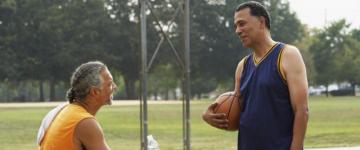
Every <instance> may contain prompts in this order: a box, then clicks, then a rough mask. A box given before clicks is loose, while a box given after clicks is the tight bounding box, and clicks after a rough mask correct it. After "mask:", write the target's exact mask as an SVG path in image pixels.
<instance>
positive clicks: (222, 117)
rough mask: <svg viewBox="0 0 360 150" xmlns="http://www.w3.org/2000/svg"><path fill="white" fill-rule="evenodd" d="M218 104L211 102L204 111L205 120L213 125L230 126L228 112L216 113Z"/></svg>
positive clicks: (221, 127) (218, 126)
mask: <svg viewBox="0 0 360 150" xmlns="http://www.w3.org/2000/svg"><path fill="white" fill-rule="evenodd" d="M216 106H217V103H213V104H211V105H210V106H209V107H208V109H207V110H206V111H205V112H204V113H203V115H202V118H203V120H204V121H205V122H207V123H208V124H209V125H211V126H213V127H216V128H220V129H226V128H227V127H228V123H229V120H228V119H226V114H224V113H214V109H215V107H216Z"/></svg>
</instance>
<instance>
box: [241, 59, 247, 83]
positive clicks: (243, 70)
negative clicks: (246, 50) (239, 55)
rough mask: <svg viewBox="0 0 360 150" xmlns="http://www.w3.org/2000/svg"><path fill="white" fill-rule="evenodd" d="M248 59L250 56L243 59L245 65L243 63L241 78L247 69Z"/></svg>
mask: <svg viewBox="0 0 360 150" xmlns="http://www.w3.org/2000/svg"><path fill="white" fill-rule="evenodd" d="M248 58H249V55H247V56H245V57H244V59H243V60H244V63H243V66H242V71H241V77H242V76H243V75H244V72H245V67H246V64H247V60H248ZM241 77H240V79H241Z"/></svg>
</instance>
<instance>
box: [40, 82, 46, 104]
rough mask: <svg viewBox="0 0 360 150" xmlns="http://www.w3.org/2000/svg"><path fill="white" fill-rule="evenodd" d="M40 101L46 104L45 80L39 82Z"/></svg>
mask: <svg viewBox="0 0 360 150" xmlns="http://www.w3.org/2000/svg"><path fill="white" fill-rule="evenodd" d="M39 96H40V97H39V100H40V101H41V102H44V101H45V98H44V81H43V80H40V81H39Z"/></svg>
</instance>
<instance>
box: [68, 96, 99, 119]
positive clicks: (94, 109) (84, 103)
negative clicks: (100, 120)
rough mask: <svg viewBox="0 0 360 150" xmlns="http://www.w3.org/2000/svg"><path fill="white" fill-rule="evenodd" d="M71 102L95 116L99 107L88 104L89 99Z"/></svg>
mask: <svg viewBox="0 0 360 150" xmlns="http://www.w3.org/2000/svg"><path fill="white" fill-rule="evenodd" d="M73 104H75V105H78V106H81V107H83V108H84V109H85V110H86V111H87V112H88V113H90V114H91V115H93V116H95V115H96V113H97V111H98V110H99V108H100V107H98V106H96V105H93V104H90V101H89V100H84V101H75V102H74V103H73Z"/></svg>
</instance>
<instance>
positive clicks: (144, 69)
mask: <svg viewBox="0 0 360 150" xmlns="http://www.w3.org/2000/svg"><path fill="white" fill-rule="evenodd" d="M138 2H139V4H140V30H141V39H140V40H141V63H142V65H141V76H142V79H141V96H140V130H141V133H140V136H141V149H142V150H147V149H148V142H147V136H148V110H147V80H148V72H149V69H150V68H151V65H152V62H153V60H154V59H155V57H156V55H157V54H158V50H159V48H160V46H161V44H162V42H163V41H164V39H165V40H166V41H167V42H168V43H169V45H170V46H171V49H172V51H173V52H174V54H175V56H176V58H177V63H178V64H179V66H180V67H181V70H182V72H183V75H184V78H183V93H185V96H183V99H184V98H185V100H183V143H184V144H183V146H184V150H190V18H189V16H190V7H189V5H190V4H189V0H183V11H184V14H183V15H184V18H183V19H184V58H182V57H180V55H179V54H178V51H177V50H176V49H175V47H173V44H172V42H171V40H170V38H169V37H168V36H167V35H166V33H165V32H164V30H163V29H162V26H161V24H160V23H159V20H158V18H157V16H156V15H155V14H154V12H153V10H152V7H151V4H150V3H149V2H148V0H138ZM147 6H149V8H150V10H151V11H150V13H151V15H153V16H154V18H155V22H156V23H157V24H158V26H159V28H160V31H161V34H162V37H161V41H160V42H159V44H158V47H157V49H156V50H155V53H154V55H153V57H152V58H151V60H150V63H149V66H148V64H147V34H146V32H147V31H146V10H147V8H148V7H147ZM176 14H177V11H176V12H175V14H174V17H173V19H174V18H175V16H176ZM184 106H185V108H184Z"/></svg>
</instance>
